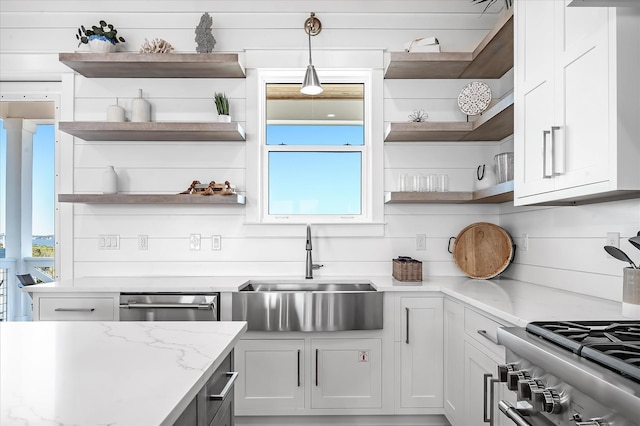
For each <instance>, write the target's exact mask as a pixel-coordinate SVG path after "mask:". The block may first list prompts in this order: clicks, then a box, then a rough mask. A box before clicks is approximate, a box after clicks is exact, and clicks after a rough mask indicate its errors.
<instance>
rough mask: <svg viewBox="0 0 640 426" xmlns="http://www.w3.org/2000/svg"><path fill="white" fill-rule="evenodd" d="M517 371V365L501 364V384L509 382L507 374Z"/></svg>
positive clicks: (499, 366)
mask: <svg viewBox="0 0 640 426" xmlns="http://www.w3.org/2000/svg"><path fill="white" fill-rule="evenodd" d="M515 370H516V365H515V364H511V363H510V364H500V365H498V379H499V380H500V383H504V382H506V381H507V373H509V371H515Z"/></svg>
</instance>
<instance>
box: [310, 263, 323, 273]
mask: <svg viewBox="0 0 640 426" xmlns="http://www.w3.org/2000/svg"><path fill="white" fill-rule="evenodd" d="M323 266H324V265H318V264H317V263H314V264H313V265H311V269H313V270H314V271H315V270H316V269H320V268H322V267H323Z"/></svg>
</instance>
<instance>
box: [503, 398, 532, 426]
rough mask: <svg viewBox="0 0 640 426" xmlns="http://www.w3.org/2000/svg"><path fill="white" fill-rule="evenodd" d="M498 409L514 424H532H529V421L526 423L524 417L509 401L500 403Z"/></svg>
mask: <svg viewBox="0 0 640 426" xmlns="http://www.w3.org/2000/svg"><path fill="white" fill-rule="evenodd" d="M498 408H499V409H500V411H502V412H503V413H504V415H505V416H507V417H508V418H509V419H510V420H511V421H512V422H513V423H514V424H516V425H518V426H531V423H529V422H528V421H526V420H525V419H524V417H522V414H520V412H519V411H518V410H517V409H516V407H514V406H513V405H511V403H510V402H507V401H504V400H502V401H500V402H498Z"/></svg>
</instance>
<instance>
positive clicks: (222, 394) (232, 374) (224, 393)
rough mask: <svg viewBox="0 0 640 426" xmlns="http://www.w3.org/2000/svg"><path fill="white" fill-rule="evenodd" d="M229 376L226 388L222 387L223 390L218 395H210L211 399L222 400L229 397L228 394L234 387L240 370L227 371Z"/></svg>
mask: <svg viewBox="0 0 640 426" xmlns="http://www.w3.org/2000/svg"><path fill="white" fill-rule="evenodd" d="M227 377H229V380H227V383H226V384H225V385H224V388H222V392H220V393H219V394H217V395H215V394H214V395H209V400H212V401H222V400H223V399H225V398H226V397H227V394H228V393H229V391H230V390H231V388H232V387H233V383H234V382H235V381H236V379H237V378H238V372H237V371H229V372H228V373H227Z"/></svg>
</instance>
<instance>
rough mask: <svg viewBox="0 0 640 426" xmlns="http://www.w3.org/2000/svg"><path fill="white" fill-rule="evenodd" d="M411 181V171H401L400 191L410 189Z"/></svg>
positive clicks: (399, 179)
mask: <svg viewBox="0 0 640 426" xmlns="http://www.w3.org/2000/svg"><path fill="white" fill-rule="evenodd" d="M409 183H410V179H409V173H400V176H399V177H398V191H400V192H406V191H410V188H409Z"/></svg>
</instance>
